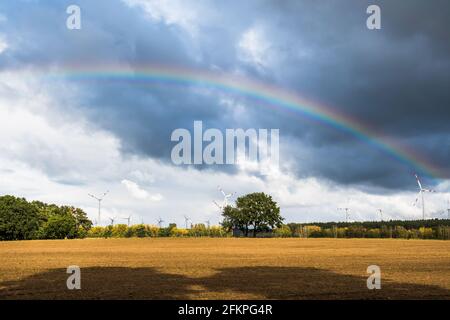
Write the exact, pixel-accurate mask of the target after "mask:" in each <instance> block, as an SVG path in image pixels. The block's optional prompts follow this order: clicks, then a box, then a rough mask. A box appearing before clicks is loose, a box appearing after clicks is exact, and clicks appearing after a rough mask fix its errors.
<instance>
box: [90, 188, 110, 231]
mask: <svg viewBox="0 0 450 320" xmlns="http://www.w3.org/2000/svg"><path fill="white" fill-rule="evenodd" d="M108 193H109V190H107V191H106V192H105V193H104V194H102V195H101V196H100V197H96V196H94V195H92V194H90V193H88V196H89V197H92V198H94V199H95V200H97V201H98V219H97V221H98V224H100V223H101V216H100V214H101V207H102V200H103V198H105V197H106V195H107V194H108Z"/></svg>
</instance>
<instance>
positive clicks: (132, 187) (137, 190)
mask: <svg viewBox="0 0 450 320" xmlns="http://www.w3.org/2000/svg"><path fill="white" fill-rule="evenodd" d="M121 183H122V184H123V185H124V186H125V187H126V188H127V190H128V191H129V192H130V194H131V195H132V196H133V197H134V198H136V199H141V200H144V199H150V200H151V201H161V200H162V199H163V196H162V195H161V194H160V193H157V194H154V195H151V194H150V193H148V192H147V191H146V190H144V189H142V188H141V187H140V186H139V185H138V184H137V183H136V182H133V181H131V180H127V179H123V180H122V181H121Z"/></svg>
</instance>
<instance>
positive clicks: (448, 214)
mask: <svg viewBox="0 0 450 320" xmlns="http://www.w3.org/2000/svg"><path fill="white" fill-rule="evenodd" d="M447 219H448V220H450V201H449V200H447Z"/></svg>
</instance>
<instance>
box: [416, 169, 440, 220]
mask: <svg viewBox="0 0 450 320" xmlns="http://www.w3.org/2000/svg"><path fill="white" fill-rule="evenodd" d="M415 176H416V180H417V184H418V185H419V193H418V195H417V197H416V201H414V203H413V206H416V205H417V202H418V201H419V198H422V220H425V196H424V194H425V192H436V191H434V190H432V189H425V188H423V187H422V183H421V182H420V179H419V177H418V176H417V174H415Z"/></svg>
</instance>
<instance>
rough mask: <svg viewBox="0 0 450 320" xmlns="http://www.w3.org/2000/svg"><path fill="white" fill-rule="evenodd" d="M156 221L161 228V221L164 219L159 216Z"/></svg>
mask: <svg viewBox="0 0 450 320" xmlns="http://www.w3.org/2000/svg"><path fill="white" fill-rule="evenodd" d="M157 221H158V226H159V228H160V229H161V228H162V223H163V222H164V220H163V219H161V217H159V219H158V220H157Z"/></svg>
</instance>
